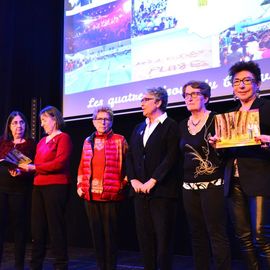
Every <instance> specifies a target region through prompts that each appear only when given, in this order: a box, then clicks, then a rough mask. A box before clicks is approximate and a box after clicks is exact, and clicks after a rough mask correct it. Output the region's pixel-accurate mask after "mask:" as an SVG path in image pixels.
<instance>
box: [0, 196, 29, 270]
mask: <svg viewBox="0 0 270 270" xmlns="http://www.w3.org/2000/svg"><path fill="white" fill-rule="evenodd" d="M30 194H31V193H22V194H14V193H8V192H2V191H1V192H0V268H1V261H2V255H3V245H4V240H5V231H6V227H7V223H8V216H9V217H10V220H11V222H12V223H11V224H12V229H13V232H14V255H15V265H14V269H23V268H24V256H25V248H26V241H27V229H26V225H27V218H28V211H27V210H28V206H29V204H28V203H29V201H30V198H29V196H30Z"/></svg>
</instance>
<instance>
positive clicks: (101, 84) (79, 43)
mask: <svg viewBox="0 0 270 270" xmlns="http://www.w3.org/2000/svg"><path fill="white" fill-rule="evenodd" d="M63 46H64V49H63V51H64V55H63V61H64V64H63V67H64V70H63V77H64V78H63V81H64V83H63V114H64V117H65V118H66V119H75V118H82V117H84V116H89V115H91V114H92V112H93V110H94V109H95V108H96V107H97V106H100V105H107V104H108V105H110V106H111V107H112V108H113V110H114V112H115V113H131V112H133V111H136V110H138V109H139V108H140V100H141V98H142V95H143V92H144V91H145V89H147V88H150V87H158V86H162V87H165V88H166V89H167V91H168V94H169V107H175V106H181V105H182V104H183V98H182V96H181V93H182V86H183V85H184V84H185V83H186V82H187V81H189V80H194V79H195V80H203V81H206V82H208V83H209V84H210V85H211V87H212V100H214V101H219V100H226V99H231V98H232V89H231V85H230V82H229V78H228V76H227V73H228V69H229V67H230V66H231V65H232V64H233V63H235V62H236V61H248V60H255V61H256V62H258V63H259V65H260V67H261V69H262V81H263V82H262V86H261V92H262V94H267V93H268V92H269V89H270V75H269V67H270V0H226V1H224V0H188V1H187V0H152V1H150V0H117V1H112V0H66V1H65V16H64V44H63Z"/></svg>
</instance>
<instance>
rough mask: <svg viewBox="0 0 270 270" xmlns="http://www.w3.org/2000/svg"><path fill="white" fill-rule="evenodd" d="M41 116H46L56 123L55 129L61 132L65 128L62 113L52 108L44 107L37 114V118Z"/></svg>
mask: <svg viewBox="0 0 270 270" xmlns="http://www.w3.org/2000/svg"><path fill="white" fill-rule="evenodd" d="M42 114H48V115H49V116H51V117H52V118H54V120H55V122H56V128H57V129H60V130H62V129H63V128H64V126H65V121H64V118H63V116H62V113H61V112H60V111H59V110H58V109H57V108H56V107H54V106H50V105H49V106H46V107H45V108H43V109H42V110H41V111H40V112H39V116H41V115H42Z"/></svg>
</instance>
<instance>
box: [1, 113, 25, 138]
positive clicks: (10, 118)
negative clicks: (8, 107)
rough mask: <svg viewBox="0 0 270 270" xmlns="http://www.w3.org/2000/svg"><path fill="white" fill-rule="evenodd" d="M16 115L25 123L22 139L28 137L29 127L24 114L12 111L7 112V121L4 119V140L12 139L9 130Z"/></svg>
mask: <svg viewBox="0 0 270 270" xmlns="http://www.w3.org/2000/svg"><path fill="white" fill-rule="evenodd" d="M16 116H20V117H21V118H22V120H23V121H24V123H25V130H24V134H23V138H24V139H29V138H30V129H29V125H28V122H27V119H26V117H25V115H24V114H23V113H22V112H20V111H12V112H11V113H10V114H9V116H8V118H7V121H6V124H5V130H4V135H3V137H4V140H8V141H12V140H13V136H12V133H11V130H10V124H11V122H12V120H13V119H14V118H15V117H16Z"/></svg>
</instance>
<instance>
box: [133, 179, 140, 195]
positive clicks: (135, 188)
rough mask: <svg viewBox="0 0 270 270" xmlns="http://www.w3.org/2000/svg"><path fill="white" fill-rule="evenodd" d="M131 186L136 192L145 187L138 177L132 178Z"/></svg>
mask: <svg viewBox="0 0 270 270" xmlns="http://www.w3.org/2000/svg"><path fill="white" fill-rule="evenodd" d="M130 183H131V186H132V187H133V188H134V191H135V192H136V193H140V192H141V191H142V188H143V183H142V182H141V181H139V180H137V179H132V180H130Z"/></svg>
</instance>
